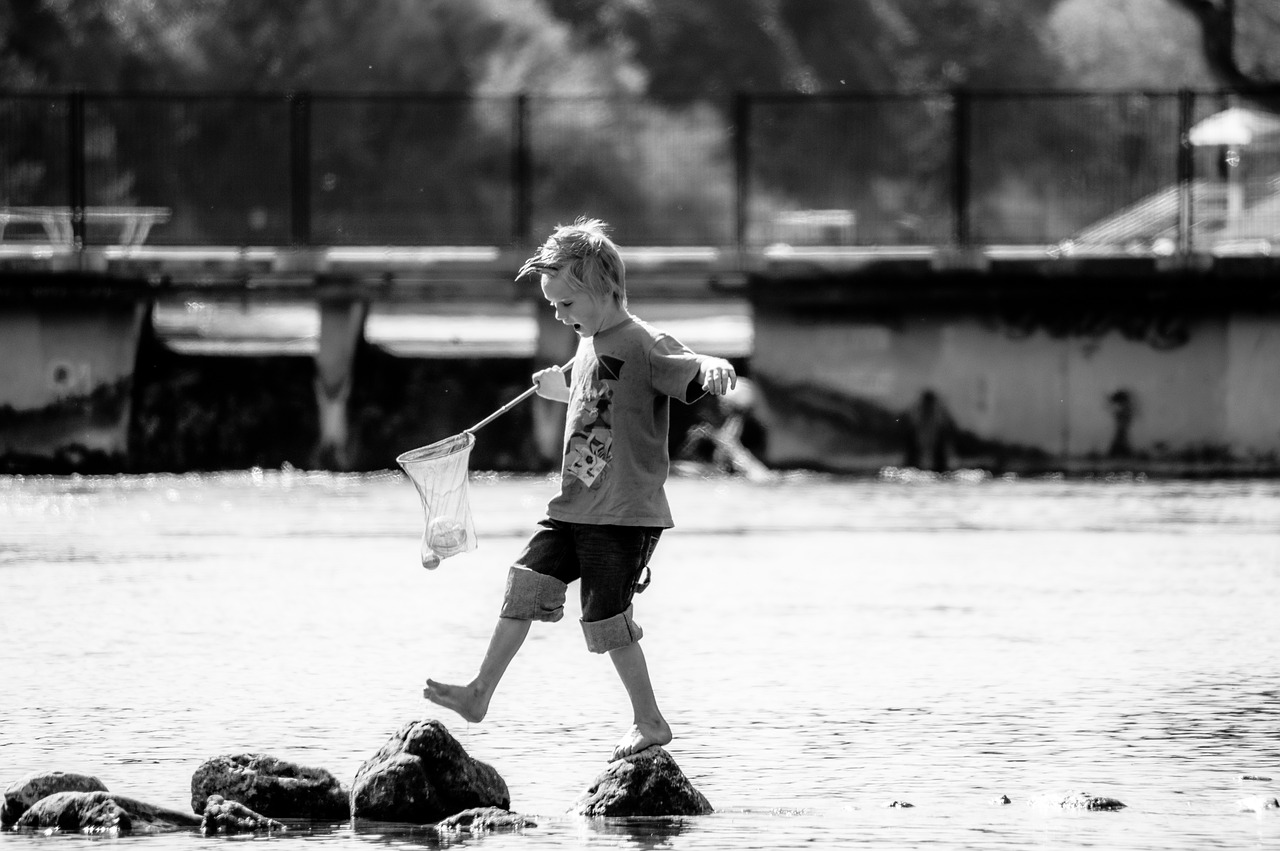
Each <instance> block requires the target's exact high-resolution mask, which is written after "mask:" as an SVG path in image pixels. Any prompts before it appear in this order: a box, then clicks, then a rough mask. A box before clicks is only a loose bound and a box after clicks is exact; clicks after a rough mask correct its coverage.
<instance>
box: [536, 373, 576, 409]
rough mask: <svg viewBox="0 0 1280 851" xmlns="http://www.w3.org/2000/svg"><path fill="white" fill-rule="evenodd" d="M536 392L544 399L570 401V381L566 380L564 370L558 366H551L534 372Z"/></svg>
mask: <svg viewBox="0 0 1280 851" xmlns="http://www.w3.org/2000/svg"><path fill="white" fill-rule="evenodd" d="M533 384H534V387H535V388H537V389H536V390H535V391H534V392H535V393H537V394H538V395H539V396H541V397H542V398H543V399H550V400H551V401H553V402H568V401H569V382H568V381H566V380H565V377H564V370H562V369H561V368H560V367H558V366H549V367H547V368H546V369H541V370H538V371H537V372H535V373H534V374H533Z"/></svg>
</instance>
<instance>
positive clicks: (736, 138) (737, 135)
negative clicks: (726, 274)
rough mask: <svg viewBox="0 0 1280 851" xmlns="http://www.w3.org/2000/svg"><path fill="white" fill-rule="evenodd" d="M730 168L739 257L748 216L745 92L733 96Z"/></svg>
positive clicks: (744, 246)
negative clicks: (732, 170) (731, 159)
mask: <svg viewBox="0 0 1280 851" xmlns="http://www.w3.org/2000/svg"><path fill="white" fill-rule="evenodd" d="M733 166H734V208H733V236H734V241H735V242H736V243H737V248H738V254H739V256H741V255H742V253H743V252H745V251H746V249H747V227H748V224H749V221H748V220H749V218H750V215H751V96H750V95H749V94H747V93H746V92H738V93H737V94H735V95H734V96H733Z"/></svg>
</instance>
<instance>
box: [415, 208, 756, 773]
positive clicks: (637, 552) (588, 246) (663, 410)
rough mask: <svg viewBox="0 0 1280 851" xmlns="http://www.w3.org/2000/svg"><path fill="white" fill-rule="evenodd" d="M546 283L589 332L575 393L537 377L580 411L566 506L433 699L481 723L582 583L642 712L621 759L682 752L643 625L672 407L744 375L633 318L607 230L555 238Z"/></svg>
mask: <svg viewBox="0 0 1280 851" xmlns="http://www.w3.org/2000/svg"><path fill="white" fill-rule="evenodd" d="M531 273H536V274H538V275H539V276H540V279H541V286H542V294H543V296H544V297H545V298H546V299H547V302H548V303H549V304H550V305H551V307H552V309H553V310H555V313H556V319H558V320H559V321H560V322H563V323H564V324H565V325H571V326H572V327H573V330H574V331H576V332H577V334H578V337H579V341H578V352H577V355H576V356H575V357H574V361H573V366H572V373H571V374H572V387H570V386H569V385H568V384H567V383H566V381H565V376H564V374H563V373H562V372H561V370H560V367H552V368H550V369H544V370H542V371H540V372H538V373H536V374H535V375H534V376H533V380H534V383H535V384H536V386H537V393H538V395H539V396H542V397H544V398H547V399H553V400H556V401H560V402H567V403H568V405H569V409H568V413H567V416H566V419H565V430H564V434H565V437H564V459H563V465H562V467H561V475H560V492H559V494H557V495H556V496H555V497H554V498H553V499H552V500H551V502H550V503H549V504H548V505H547V517H546V518H545V519H544V520H542V521H541V522H539V524H538V529H537V531H536V532H534V534H533V536H532V537H531V538H530V540H529V543H528V544H527V545H526V546H525V549H524V552H523V553H521V555H520V557H519V558H518V559H516V563H515V566H514V567H512V568H511V569H510V571H509V572H508V575H507V587H506V592H505V594H504V595H503V601H502V611H501V614H500V616H499V617H498V625H497V627H496V628H495V629H494V632H493V637H492V638H491V639H490V641H489V649H488V651H487V652H486V653H485V656H484V660H483V661H482V662H481V664H480V671H479V673H478V674H477V675H476V678H475V679H474V680H472V681H471V682H470V683H469V684H468V685H464V686H459V685H446V684H444V683H438V682H435V681H434V680H427V687H426V689H424V690H423V696H425V697H426V698H427V699H428V700H430V701H432V702H433V703H437V704H439V705H440V706H443V707H445V708H447V709H451V710H453V711H454V712H457V713H458V714H459V715H461V716H462V717H463V718H465V719H467V720H468V721H479V720H481V719H482V718H484V716H485V713H486V712H487V711H488V709H489V700H490V698H492V697H493V692H494V690H495V689H496V688H497V686H498V682H499V681H500V680H501V679H502V675H503V674H504V673H505V672H506V669H507V665H508V664H509V663H510V662H511V660H512V659H513V658H514V657H515V655H516V652H517V651H518V650H519V649H520V646H521V645H522V644H523V643H524V639H525V636H527V635H528V634H529V626H530V624H531V623H532V622H533V621H535V620H541V621H553V622H554V621H558V620H560V618H562V617H563V616H564V601H565V591H566V589H567V586H568V583H570V582H573V581H574V580H575V579H578V580H581V587H580V594H581V599H582V631H583V634H584V636H585V638H586V643H587V649H588V650H590V651H591V652H593V653H608V654H609V657H610V658H611V659H612V661H613V664H614V667H615V668H616V669H617V672H618V676H619V678H621V680H622V684H623V686H625V687H626V690H627V695H628V696H629V697H630V699H631V708H632V713H633V723H632V727H631V729H630V730H628V731H627V733H626V734H625V735H624V736H623V737H622V739H621V740H620V741H619V742H618V744H617V746H616V747H614V749H613V758H614V759H618V758H619V757H622V756H626V755H628V754H633V753H637V752H638V751H641V750H644V749H645V748H647V747H649V746H651V745H665V744H667V743H668V742H670V741H671V728H670V727H669V726H668V725H667V721H666V719H665V718H663V716H662V712H661V711H660V710H659V709H658V702H657V699H656V698H655V697H654V693H653V685H652V684H651V682H650V680H649V670H648V667H647V665H646V664H645V658H644V652H643V651H642V650H641V649H640V645H639V643H638V642H639V640H640V637H641V635H643V633H642V631H641V629H640V627H639V626H638V625H637V624H636V622H635V621H634V620H632V617H631V612H632V606H631V599H632V596H633V595H634V594H635V593H636V592H637V591H643V590H644V588H645V586H647V585H648V576H647V573H648V570H647V566H648V562H649V557H650V556H651V555H652V554H653V549H654V547H655V546H656V545H657V543H658V536H659V535H660V534H661V532H662V530H663V529H666V528H670V527H671V525H672V521H671V511H670V508H669V507H668V505H667V497H666V494H665V493H664V492H663V483H664V482H665V481H666V478H667V468H668V461H669V459H668V457H667V431H668V422H669V419H668V418H669V411H670V397H672V396H674V397H676V398H677V399H680V400H681V401H684V402H686V403H687V402H692V401H694V400H696V399H697V398H699V397H701V396H702V395H703V393H704V392H705V393H712V394H714V395H717V396H718V395H723V394H724V393H725V392H727V391H728V390H730V389H731V388H732V387H733V386H734V385H735V384H736V383H737V374H736V372H735V371H734V368H733V366H732V365H731V364H730V363H729V362H728V361H726V360H723V359H721V358H714V357H706V356H703V355H698V354H695V353H694V352H692V351H690V350H689V349H688V348H686V347H685V346H684V345H683V344H681V343H680V342H678V341H677V340H675V339H674V338H672V337H669V336H667V335H666V334H664V333H663V332H661V331H659V330H657V329H656V328H653V327H651V326H650V325H647V324H646V323H644V322H642V321H641V320H639V319H637V318H636V317H635V316H633V315H631V313H630V312H629V311H628V310H627V291H626V280H625V271H624V268H623V263H622V258H621V257H620V256H619V254H618V249H617V246H615V245H614V243H613V242H612V241H611V240H610V239H609V237H608V236H607V235H606V225H605V224H604V222H601V221H599V220H595V219H585V218H580V219H578V220H577V221H576V222H574V224H572V225H567V226H560V227H558V228H556V230H555V232H554V233H552V235H551V236H550V238H548V239H547V241H546V242H545V243H544V244H543V246H542V247H541V248H540V249H539V250H538V252H537V253H536V254H535V255H534V256H533V257H531V258H529V260H528V261H526V262H525V264H524V267H523V268H522V269H521V270H520V273H519V274H518V275H517V276H516V280H520V279H521V278H523V277H524V276H525V275H528V274H531Z"/></svg>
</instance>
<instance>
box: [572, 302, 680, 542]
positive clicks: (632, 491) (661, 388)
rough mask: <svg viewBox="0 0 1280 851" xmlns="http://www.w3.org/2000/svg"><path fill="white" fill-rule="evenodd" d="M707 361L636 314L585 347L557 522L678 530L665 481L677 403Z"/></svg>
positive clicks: (577, 367)
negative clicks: (673, 407) (673, 527)
mask: <svg viewBox="0 0 1280 851" xmlns="http://www.w3.org/2000/svg"><path fill="white" fill-rule="evenodd" d="M700 365H701V359H700V358H699V356H698V355H696V354H694V353H693V352H692V351H690V350H689V349H688V348H687V347H685V345H684V344H683V343H681V342H680V341H679V340H677V339H675V338H674V337H671V336H670V335H668V334H665V333H663V332H661V331H659V330H657V329H656V328H653V327H652V326H650V325H648V324H647V323H645V322H643V321H641V320H639V319H637V318H636V317H634V316H628V317H627V319H626V320H624V321H623V322H621V323H619V324H618V325H615V326H614V327H612V328H610V329H608V330H606V331H602V332H600V333H599V334H596V335H595V336H594V337H587V338H584V339H583V340H581V341H580V342H579V343H578V353H577V355H575V356H574V361H573V372H572V373H571V386H570V392H569V410H568V414H567V417H566V420H565V432H564V464H563V466H562V468H561V471H560V493H559V494H558V495H557V496H556V497H555V498H554V499H552V500H551V502H550V504H549V505H548V506H547V514H548V516H550V517H551V518H552V519H553V520H563V521H566V522H569V523H591V524H597V525H602V524H612V525H619V526H657V527H661V528H667V527H670V526H671V525H672V522H671V509H670V507H669V506H668V505H667V495H666V493H665V492H664V491H663V489H662V486H663V483H664V482H665V481H666V479H667V468H668V466H669V463H670V459H669V458H668V452H667V431H668V426H669V422H670V410H671V397H673V396H674V397H676V398H677V399H680V400H681V401H688V402H691V401H693V400H694V398H696V396H701V395H702V391H701V389H698V390H697V391H696V396H695V397H694V398H688V399H686V397H685V394H686V392H687V391H688V389H689V383H690V382H691V381H693V379H694V378H696V377H697V375H698V369H699V367H700Z"/></svg>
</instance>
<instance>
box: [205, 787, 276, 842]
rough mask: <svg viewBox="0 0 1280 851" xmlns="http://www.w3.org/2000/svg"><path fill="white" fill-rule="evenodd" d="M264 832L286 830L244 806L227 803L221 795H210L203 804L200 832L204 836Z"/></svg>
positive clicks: (270, 819) (234, 802) (231, 802)
mask: <svg viewBox="0 0 1280 851" xmlns="http://www.w3.org/2000/svg"><path fill="white" fill-rule="evenodd" d="M264 830H265V831H267V832H274V831H283V830H287V828H286V827H285V826H284V825H283V824H281V823H280V822H278V821H276V820H275V819H272V818H267V817H266V816H264V815H261V814H259V813H255V812H254V811H253V810H251V809H249V808H248V807H246V806H245V805H244V804H241V803H238V802H236V801H228V800H226V799H225V798H223V797H222V796H221V795H210V796H209V797H208V799H207V800H205V802H204V818H203V819H202V820H201V822H200V832H201V833H203V834H204V835H205V836H211V835H213V834H215V833H224V834H230V833H257V832H258V831H264Z"/></svg>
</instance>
